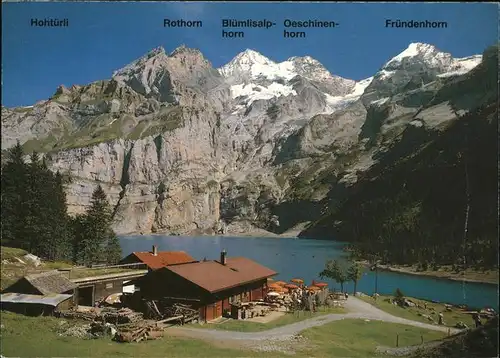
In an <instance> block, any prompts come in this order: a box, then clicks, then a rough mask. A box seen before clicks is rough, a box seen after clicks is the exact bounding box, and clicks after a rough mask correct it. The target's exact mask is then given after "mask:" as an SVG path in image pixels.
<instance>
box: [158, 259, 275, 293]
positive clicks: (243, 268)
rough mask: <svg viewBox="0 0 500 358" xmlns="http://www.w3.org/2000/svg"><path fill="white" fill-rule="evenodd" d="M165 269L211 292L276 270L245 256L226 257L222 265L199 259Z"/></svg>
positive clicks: (235, 285) (247, 281) (271, 273)
mask: <svg viewBox="0 0 500 358" xmlns="http://www.w3.org/2000/svg"><path fill="white" fill-rule="evenodd" d="M166 269H167V270H170V271H172V272H174V273H176V274H177V275H179V276H181V277H183V278H184V279H186V280H188V281H191V282H193V283H194V284H196V285H197V286H199V287H201V288H203V289H205V290H207V291H209V292H211V293H214V292H218V291H222V290H226V289H229V288H232V287H237V286H240V285H243V284H245V283H249V282H252V281H257V280H260V279H264V278H267V277H270V276H274V275H276V274H277V272H275V271H273V270H271V269H269V268H267V267H264V266H262V265H260V264H258V263H257V262H255V261H252V260H250V259H247V258H245V257H232V258H227V259H226V265H222V264H221V263H220V262H218V261H200V262H193V263H187V264H183V265H176V266H169V267H167V268H166Z"/></svg>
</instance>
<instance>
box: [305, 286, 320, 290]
mask: <svg viewBox="0 0 500 358" xmlns="http://www.w3.org/2000/svg"><path fill="white" fill-rule="evenodd" d="M307 289H308V290H310V291H319V290H321V288H319V287H318V286H309V287H307Z"/></svg>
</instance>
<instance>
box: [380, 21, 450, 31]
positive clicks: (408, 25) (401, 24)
mask: <svg viewBox="0 0 500 358" xmlns="http://www.w3.org/2000/svg"><path fill="white" fill-rule="evenodd" d="M385 27H390V28H402V29H446V28H447V27H448V23H447V22H446V21H429V20H423V21H416V20H408V21H402V20H399V19H397V20H392V19H387V20H385Z"/></svg>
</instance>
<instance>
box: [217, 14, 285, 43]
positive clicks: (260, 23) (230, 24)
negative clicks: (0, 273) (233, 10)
mask: <svg viewBox="0 0 500 358" xmlns="http://www.w3.org/2000/svg"><path fill="white" fill-rule="evenodd" d="M273 26H276V23H275V22H272V21H270V20H266V19H263V20H251V19H248V20H236V19H224V20H222V37H223V38H240V39H241V38H244V37H245V32H244V31H241V30H239V31H230V30H226V29H229V28H237V29H245V28H260V29H270V28H272V27H273Z"/></svg>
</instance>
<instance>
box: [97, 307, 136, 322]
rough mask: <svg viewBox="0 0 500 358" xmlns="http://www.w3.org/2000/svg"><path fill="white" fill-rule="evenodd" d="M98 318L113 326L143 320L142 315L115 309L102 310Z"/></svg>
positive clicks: (129, 310)
mask: <svg viewBox="0 0 500 358" xmlns="http://www.w3.org/2000/svg"><path fill="white" fill-rule="evenodd" d="M100 317H101V318H102V319H103V320H104V321H106V322H113V323H115V324H121V323H129V322H138V321H141V320H142V319H143V315H142V313H140V312H135V311H132V310H131V309H130V308H121V309H116V308H111V307H106V308H103V309H102V310H101V314H100Z"/></svg>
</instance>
